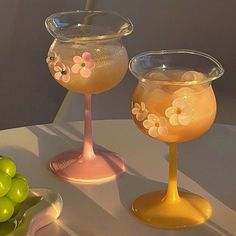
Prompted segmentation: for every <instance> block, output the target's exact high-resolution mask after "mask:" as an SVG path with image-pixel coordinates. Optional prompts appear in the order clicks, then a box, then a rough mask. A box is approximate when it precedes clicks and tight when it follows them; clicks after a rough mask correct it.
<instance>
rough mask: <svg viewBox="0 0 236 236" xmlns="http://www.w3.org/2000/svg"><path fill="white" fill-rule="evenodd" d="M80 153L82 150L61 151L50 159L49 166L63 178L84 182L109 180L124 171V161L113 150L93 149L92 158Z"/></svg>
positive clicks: (91, 182)
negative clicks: (84, 156)
mask: <svg viewBox="0 0 236 236" xmlns="http://www.w3.org/2000/svg"><path fill="white" fill-rule="evenodd" d="M81 154H82V150H72V151H67V152H63V153H61V154H59V155H57V156H56V157H54V158H53V160H51V161H50V163H49V168H50V170H51V171H52V172H53V173H54V174H55V175H57V176H59V177H60V178H62V179H64V180H67V181H72V182H78V183H84V184H93V183H101V182H106V181H110V180H112V179H114V178H116V177H117V176H118V175H120V174H121V173H122V172H124V171H125V164H124V161H123V160H122V159H121V158H120V157H119V156H118V155H117V154H116V153H114V152H110V151H96V150H95V156H94V157H93V158H92V159H86V158H83V157H82V156H81Z"/></svg>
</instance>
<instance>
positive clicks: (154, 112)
mask: <svg viewBox="0 0 236 236" xmlns="http://www.w3.org/2000/svg"><path fill="white" fill-rule="evenodd" d="M129 68H130V71H131V73H132V74H133V75H134V76H135V77H136V78H137V79H138V80H139V81H138V84H137V87H136V89H135V91H134V94H133V98H132V105H131V106H132V107H131V109H132V117H133V120H134V122H135V124H136V125H137V127H138V128H139V129H140V130H141V131H142V132H143V133H144V134H146V135H148V136H150V137H151V138H154V139H156V140H160V141H163V142H166V143H168V144H169V153H170V159H169V180H168V188H167V191H157V192H151V193H147V194H144V195H142V196H140V197H138V198H137V199H136V200H135V201H134V202H133V204H132V212H133V214H134V215H135V216H136V217H138V218H139V219H140V220H142V221H143V222H145V223H146V224H149V225H151V226H154V227H157V228H183V227H189V226H193V225H197V224H201V223H203V222H204V221H206V220H207V219H208V218H209V217H210V216H211V214H212V208H211V205H210V203H209V202H208V201H207V200H205V199H203V198H202V197H200V196H198V195H197V194H194V193H190V192H187V191H178V188H177V160H176V144H177V143H181V142H185V141H189V140H192V139H195V138H198V137H199V136H201V135H202V134H204V133H205V132H206V131H207V130H208V129H209V128H210V127H211V125H212V124H213V122H214V119H215V115H216V100H215V95H214V92H213V89H212V87H211V81H213V80H215V79H217V78H219V77H221V76H222V75H223V73H224V70H223V67H222V66H221V65H220V63H219V62H218V61H217V60H216V59H214V58H213V57H212V56H210V55H207V54H205V53H202V52H197V51H192V50H162V51H150V52H144V53H142V54H139V55H137V56H135V57H134V58H132V60H131V61H130V64H129Z"/></svg>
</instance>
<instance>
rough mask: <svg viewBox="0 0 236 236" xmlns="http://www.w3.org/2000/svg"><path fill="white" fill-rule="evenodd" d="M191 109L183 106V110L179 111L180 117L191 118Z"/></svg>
mask: <svg viewBox="0 0 236 236" xmlns="http://www.w3.org/2000/svg"><path fill="white" fill-rule="evenodd" d="M192 112H193V111H192V108H191V107H190V106H188V105H187V106H185V107H184V108H183V110H182V111H181V114H180V115H183V116H191V115H192Z"/></svg>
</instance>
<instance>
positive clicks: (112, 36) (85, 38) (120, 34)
mask: <svg viewBox="0 0 236 236" xmlns="http://www.w3.org/2000/svg"><path fill="white" fill-rule="evenodd" d="M72 13H98V14H102V13H105V14H110V15H115V16H118V17H120V18H121V19H123V20H124V21H125V22H127V23H128V25H127V27H126V29H129V28H130V29H129V30H127V31H124V29H122V31H123V32H115V33H112V34H107V35H95V36H82V37H78V38H76V41H97V40H109V39H116V38H121V37H123V36H128V35H130V34H131V33H132V32H133V29H134V26H133V23H132V21H131V20H130V19H129V17H125V16H122V15H120V14H119V13H117V12H115V11H106V10H104V11H102V10H75V11H64V12H56V13H53V14H51V15H50V16H48V17H47V18H46V19H45V21H44V24H45V27H46V28H47V30H48V32H49V33H50V34H51V35H52V36H53V37H55V35H53V34H52V31H51V30H50V27H49V23H50V22H51V21H52V20H53V19H54V18H55V17H56V16H62V15H66V14H72ZM78 24H79V23H78ZM55 38H56V37H55ZM56 39H57V38H56ZM58 40H61V39H58ZM61 41H67V42H68V41H73V40H72V39H68V40H61Z"/></svg>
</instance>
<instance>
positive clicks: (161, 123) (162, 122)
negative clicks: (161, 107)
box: [159, 117, 167, 126]
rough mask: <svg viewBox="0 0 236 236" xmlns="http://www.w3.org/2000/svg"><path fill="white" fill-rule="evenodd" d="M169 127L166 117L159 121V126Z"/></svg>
mask: <svg viewBox="0 0 236 236" xmlns="http://www.w3.org/2000/svg"><path fill="white" fill-rule="evenodd" d="M166 125H167V120H166V118H165V117H160V119H159V126H166Z"/></svg>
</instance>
